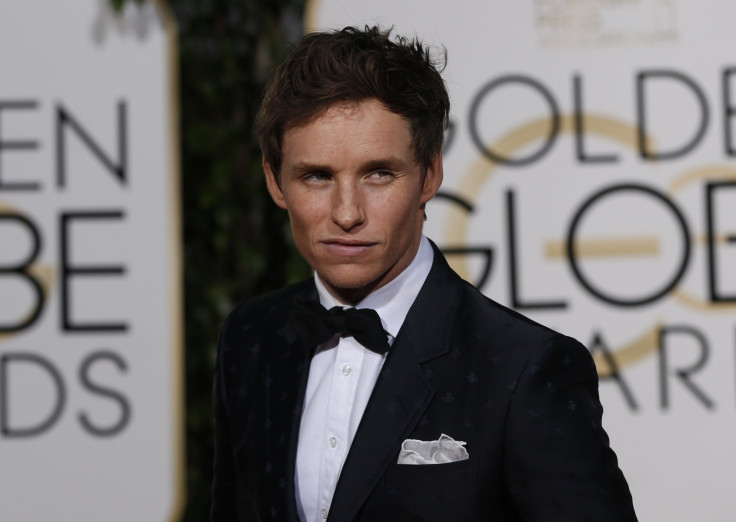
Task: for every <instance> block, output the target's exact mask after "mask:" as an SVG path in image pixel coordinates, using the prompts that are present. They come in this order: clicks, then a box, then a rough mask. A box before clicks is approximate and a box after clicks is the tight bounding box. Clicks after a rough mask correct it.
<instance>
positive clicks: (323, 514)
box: [319, 508, 327, 519]
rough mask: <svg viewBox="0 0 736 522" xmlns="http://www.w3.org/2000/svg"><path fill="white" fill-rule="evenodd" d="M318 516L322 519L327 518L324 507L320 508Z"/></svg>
mask: <svg viewBox="0 0 736 522" xmlns="http://www.w3.org/2000/svg"><path fill="white" fill-rule="evenodd" d="M319 516H321V517H322V518H324V519H327V510H326V509H325V508H322V509H321V510H320V512H319Z"/></svg>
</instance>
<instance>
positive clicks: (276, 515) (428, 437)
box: [212, 28, 636, 522]
mask: <svg viewBox="0 0 736 522" xmlns="http://www.w3.org/2000/svg"><path fill="white" fill-rule="evenodd" d="M448 113H449V100H448V96H447V92H446V90H445V87H444V84H443V82H442V78H441V77H440V74H439V72H438V71H437V69H436V67H435V65H434V63H433V60H432V58H431V55H430V53H429V51H428V50H427V49H426V48H424V47H423V46H422V44H421V43H419V42H418V41H410V40H407V39H403V38H398V39H391V38H390V35H389V33H388V32H383V31H381V30H379V29H377V28H366V29H365V30H358V29H354V28H346V29H344V30H342V31H336V32H332V33H313V34H310V35H307V36H305V37H304V38H303V39H302V40H301V42H299V44H298V45H297V46H296V48H295V49H294V50H293V51H292V53H291V55H290V56H289V57H288V58H287V60H286V62H285V63H284V64H283V65H282V66H281V67H280V68H279V69H278V71H277V72H276V74H275V77H274V78H273V80H272V81H271V83H270V84H269V86H268V87H267V89H266V94H265V99H264V102H263V106H262V109H261V112H260V115H259V133H260V141H261V147H262V150H263V168H264V171H265V175H266V181H267V185H268V190H269V193H270V194H271V197H272V198H273V200H274V201H275V203H276V204H277V205H278V206H280V207H281V208H284V209H286V210H287V212H288V213H289V218H290V221H291V228H292V233H293V236H294V241H295V243H296V246H297V248H298V249H299V252H300V253H301V254H302V255H303V256H304V258H305V259H306V260H307V261H308V262H309V263H310V264H311V266H312V267H313V268H314V270H315V276H314V279H310V280H308V281H304V282H301V283H298V284H296V285H292V286H290V287H287V288H284V289H282V290H280V291H277V292H274V293H272V294H269V295H266V296H263V297H260V298H256V299H251V300H249V301H246V302H244V303H242V304H240V305H239V306H238V307H236V308H235V309H234V310H233V312H232V313H231V314H230V316H229V317H228V319H227V321H226V323H225V325H224V326H223V329H222V333H221V338H220V344H219V353H218V363H217V373H216V381H215V411H216V444H217V447H216V458H215V480H214V486H213V506H212V520H213V521H217V522H230V521H244V520H298V519H300V520H308V521H318V520H324V519H327V520H335V521H347V520H371V521H386V520H402V521H404V520H437V521H458V520H493V521H497V522H498V521H519V520H554V521H583V520H590V521H596V522H599V521H629V520H636V516H635V515H634V510H633V507H632V503H631V496H630V494H629V490H628V486H627V484H626V481H625V480H624V477H623V475H622V473H621V471H620V470H619V469H618V466H617V462H616V457H615V455H614V453H613V452H612V451H611V449H610V448H609V446H608V437H607V436H606V433H605V432H604V431H603V428H602V427H601V414H602V411H601V405H600V402H599V400H598V391H597V376H596V371H595V367H594V365H593V362H592V359H591V357H590V355H589V354H588V352H587V350H586V349H585V348H584V347H582V346H581V345H580V344H579V343H577V342H576V341H574V340H573V339H570V338H568V337H564V336H562V335H560V334H558V333H556V332H553V331H551V330H549V329H547V328H545V327H543V326H540V325H538V324H536V323H534V322H532V321H530V320H529V319H526V318H524V317H523V316H521V315H519V314H517V313H516V312H514V311H512V310H508V309H506V308H504V307H502V306H500V305H499V304H496V303H495V302H493V301H491V300H489V299H487V298H486V297H484V296H483V295H481V294H480V293H479V292H478V291H477V290H476V289H475V288H473V287H472V286H471V285H469V284H467V283H466V282H464V281H462V280H461V279H460V277H458V276H457V275H456V274H455V273H454V272H453V271H452V270H451V269H450V268H449V266H448V265H447V263H446V262H445V260H444V259H443V257H442V254H441V253H440V252H439V250H437V248H436V247H435V246H434V245H433V244H431V243H430V242H429V240H427V239H426V238H424V237H423V236H422V223H423V220H424V206H425V203H426V202H427V201H429V200H430V199H431V198H432V197H433V196H434V195H435V194H436V193H437V190H438V189H439V186H440V183H441V181H442V157H441V150H442V139H443V132H444V129H445V126H446V123H447V118H448ZM320 305H321V306H320ZM367 309H373V310H375V312H371V311H366V310H367ZM327 310H330V312H328V311H327ZM356 310H362V311H356ZM376 314H377V315H376ZM366 325H367V326H366ZM371 325H373V329H371V327H370V326H371ZM389 346H390V348H389ZM386 349H388V352H387V353H386V352H385V350H386Z"/></svg>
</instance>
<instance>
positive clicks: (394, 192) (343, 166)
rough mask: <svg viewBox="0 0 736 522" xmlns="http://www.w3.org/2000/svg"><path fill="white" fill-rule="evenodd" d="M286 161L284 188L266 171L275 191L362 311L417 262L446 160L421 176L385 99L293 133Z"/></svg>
mask: <svg viewBox="0 0 736 522" xmlns="http://www.w3.org/2000/svg"><path fill="white" fill-rule="evenodd" d="M282 153H283V161H282V164H281V172H280V179H279V182H278V183H277V181H276V179H275V177H274V173H273V172H272V171H271V169H270V167H269V165H268V164H266V163H265V162H264V170H265V172H266V181H267V184H268V190H269V192H270V194H271V197H272V198H273V200H274V201H275V202H276V204H277V205H278V206H280V207H281V208H284V209H286V210H287V211H288V212H289V219H290V220H291V230H292V233H293V235H294V241H295V242H296V246H297V248H298V249H299V252H300V253H301V254H302V256H304V258H305V259H306V260H307V262H308V263H309V264H310V265H312V267H313V268H314V269H315V271H316V272H317V274H318V275H319V277H320V279H321V280H322V282H324V284H325V286H326V287H327V289H328V290H329V291H330V293H332V294H333V295H334V296H335V297H337V298H338V299H339V300H341V301H342V302H345V303H356V302H358V301H359V300H360V299H362V298H363V297H365V296H366V295H368V294H369V293H370V292H372V291H373V290H376V289H377V288H380V287H381V286H383V285H385V284H386V283H388V282H389V281H391V280H392V279H393V278H395V277H396V276H397V275H398V274H399V273H401V271H402V270H404V269H405V268H406V267H407V266H408V265H409V263H411V261H412V259H413V258H414V255H415V254H416V252H417V249H418V248H419V241H420V238H421V233H422V222H423V216H424V211H423V206H424V203H426V202H427V201H429V200H430V199H431V198H432V197H433V196H434V195H435V194H436V193H437V190H438V189H439V186H440V183H441V182H442V159H441V157H440V156H439V155H438V156H437V158H436V159H435V160H434V161H433V162H432V164H431V165H430V166H429V168H428V170H427V173H426V176H425V175H423V173H422V169H421V167H420V166H419V165H418V164H417V163H416V160H415V158H414V150H413V148H412V146H411V134H410V132H409V126H408V124H407V123H406V121H405V120H404V119H403V118H402V117H401V116H399V115H397V114H395V113H393V112H391V111H389V110H388V109H386V108H385V107H384V106H383V105H381V104H380V102H378V101H377V100H366V101H363V102H360V103H357V104H346V105H335V106H333V107H331V108H329V109H328V110H327V111H326V112H325V113H324V114H323V115H322V116H320V117H318V118H316V119H314V120H312V121H310V122H309V123H307V124H305V125H302V126H300V127H294V128H290V129H288V130H287V131H286V132H285V133H284V137H283V140H282Z"/></svg>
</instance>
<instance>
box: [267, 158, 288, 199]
mask: <svg viewBox="0 0 736 522" xmlns="http://www.w3.org/2000/svg"><path fill="white" fill-rule="evenodd" d="M261 164H262V165H263V174H264V175H265V176H266V187H267V188H268V193H269V194H271V199H273V202H274V203H276V205H278V206H279V207H281V208H283V209H286V199H285V198H284V193H283V192H282V191H281V186H280V185H279V182H278V181H276V175H275V174H274V172H273V169H271V165H269V164H268V162H267V161H266V158H265V156H264V157H263V158H262V159H261Z"/></svg>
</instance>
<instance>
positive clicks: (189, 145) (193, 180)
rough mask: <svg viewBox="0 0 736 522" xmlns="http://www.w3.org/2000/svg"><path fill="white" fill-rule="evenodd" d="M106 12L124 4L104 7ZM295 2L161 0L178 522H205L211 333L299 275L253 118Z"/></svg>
mask: <svg viewBox="0 0 736 522" xmlns="http://www.w3.org/2000/svg"><path fill="white" fill-rule="evenodd" d="M110 1H111V2H112V4H113V6H114V7H115V8H116V9H121V8H122V6H123V5H124V4H125V3H126V2H130V1H136V2H139V3H140V0H110ZM304 4H305V0H230V1H225V0H219V1H217V0H168V1H166V5H168V7H169V8H170V9H171V11H172V12H173V14H174V16H175V18H176V20H177V24H178V28H179V61H180V63H179V71H180V77H179V99H180V115H181V129H180V133H181V165H182V168H181V176H182V195H181V197H182V210H183V230H182V234H183V244H184V250H183V252H182V255H183V256H184V295H185V298H184V324H185V361H186V370H185V372H186V373H185V386H186V404H185V412H186V413H185V414H186V470H187V477H186V487H187V492H186V496H187V498H186V504H187V505H186V509H185V515H184V517H183V518H182V520H183V521H185V522H202V521H204V520H208V517H209V514H208V512H209V502H210V484H211V479H212V458H213V437H212V429H213V425H212V407H211V391H212V372H213V366H214V360H215V350H216V342H217V335H218V330H219V327H220V325H221V324H222V321H223V319H224V318H225V315H226V314H227V312H228V311H229V310H230V309H231V308H232V307H233V306H234V305H235V304H236V303H237V302H238V301H241V300H242V299H245V298H248V297H250V296H252V295H257V294H262V293H265V292H268V291H270V290H273V289H275V288H278V287H281V286H284V285H285V284H288V283H290V282H293V281H297V280H299V279H303V278H304V277H307V276H308V275H309V274H310V270H309V267H308V266H307V265H306V264H305V263H304V261H303V260H302V259H301V257H299V255H298V254H297V253H296V250H295V249H294V248H293V245H292V241H291V234H290V232H289V227H288V219H287V215H286V213H285V212H283V211H282V210H281V209H279V208H277V207H276V206H275V205H274V204H273V203H272V202H271V200H270V198H269V196H268V193H267V191H266V187H265V182H264V180H263V173H262V170H261V156H260V150H259V148H258V142H257V139H256V136H255V133H254V125H253V124H254V119H255V115H256V112H257V110H258V107H259V103H260V97H261V91H262V90H263V87H264V84H265V81H266V79H267V78H268V77H269V74H270V73H271V71H273V69H274V68H275V67H276V66H277V65H278V64H279V63H280V61H281V60H282V59H283V58H284V56H285V55H286V53H287V52H288V49H289V46H290V43H293V42H294V41H296V40H297V39H298V38H299V37H300V36H301V34H302V18H303V12H304Z"/></svg>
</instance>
